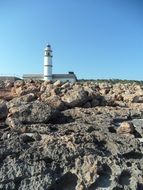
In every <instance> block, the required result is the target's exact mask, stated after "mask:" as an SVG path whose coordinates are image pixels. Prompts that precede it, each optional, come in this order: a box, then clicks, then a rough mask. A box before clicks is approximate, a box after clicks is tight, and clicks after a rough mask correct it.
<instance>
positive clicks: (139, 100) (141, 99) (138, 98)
mask: <svg viewBox="0 0 143 190" xmlns="http://www.w3.org/2000/svg"><path fill="white" fill-rule="evenodd" d="M132 102H133V103H143V96H135V97H134V98H133V100H132Z"/></svg>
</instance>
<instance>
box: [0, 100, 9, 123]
mask: <svg viewBox="0 0 143 190" xmlns="http://www.w3.org/2000/svg"><path fill="white" fill-rule="evenodd" d="M7 114H8V109H7V106H6V103H5V101H2V100H0V120H1V119H5V118H6V117H7Z"/></svg>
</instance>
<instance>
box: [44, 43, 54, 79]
mask: <svg viewBox="0 0 143 190" xmlns="http://www.w3.org/2000/svg"><path fill="white" fill-rule="evenodd" d="M52 57H53V56H52V49H51V46H50V45H49V44H48V45H47V46H46V48H45V52H44V80H45V81H46V80H52Z"/></svg>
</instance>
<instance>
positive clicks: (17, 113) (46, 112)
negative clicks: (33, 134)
mask: <svg viewBox="0 0 143 190" xmlns="http://www.w3.org/2000/svg"><path fill="white" fill-rule="evenodd" d="M53 114H54V110H53V109H52V108H51V107H50V106H49V105H46V104H45V103H42V102H39V101H34V102H30V103H27V104H25V105H24V104H23V105H21V106H19V107H13V108H11V109H10V117H12V118H18V120H19V122H21V123H24V124H28V123H33V124H34V123H47V122H48V120H49V119H50V118H51V117H52V116H53Z"/></svg>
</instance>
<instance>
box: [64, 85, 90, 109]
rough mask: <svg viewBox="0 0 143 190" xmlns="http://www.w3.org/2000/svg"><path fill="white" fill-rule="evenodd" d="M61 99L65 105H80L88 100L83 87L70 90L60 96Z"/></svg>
mask: <svg viewBox="0 0 143 190" xmlns="http://www.w3.org/2000/svg"><path fill="white" fill-rule="evenodd" d="M61 99H62V101H63V102H64V103H65V105H66V106H69V107H76V106H82V105H83V104H84V103H86V102H87V101H88V100H89V97H88V92H87V91H84V90H83V89H79V90H76V91H75V90H70V91H68V92H67V93H66V94H65V95H64V96H63V97H61Z"/></svg>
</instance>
